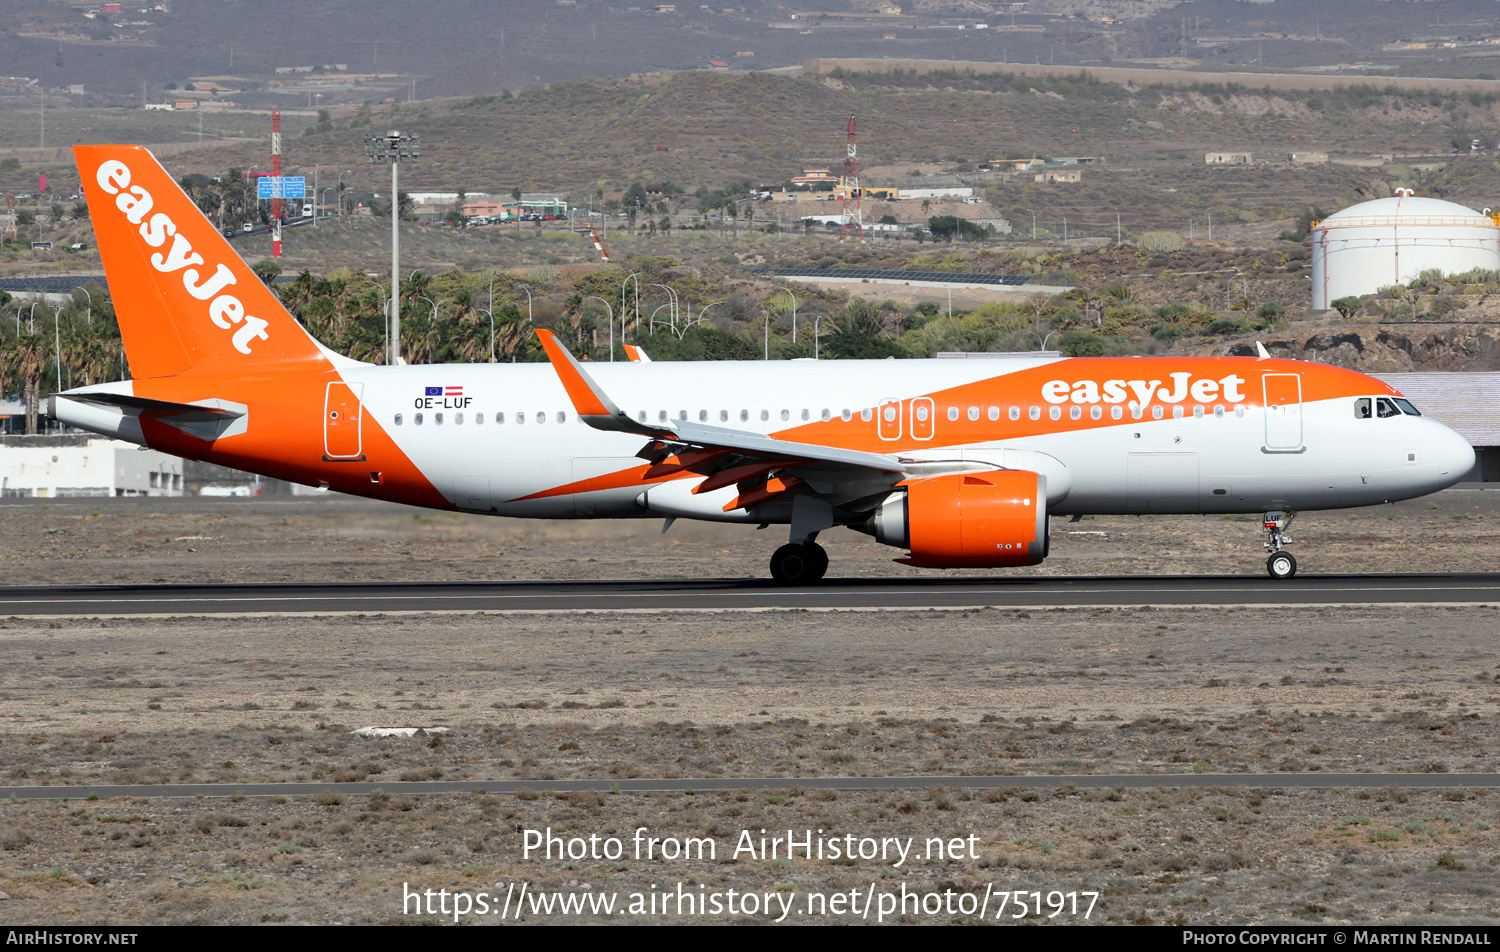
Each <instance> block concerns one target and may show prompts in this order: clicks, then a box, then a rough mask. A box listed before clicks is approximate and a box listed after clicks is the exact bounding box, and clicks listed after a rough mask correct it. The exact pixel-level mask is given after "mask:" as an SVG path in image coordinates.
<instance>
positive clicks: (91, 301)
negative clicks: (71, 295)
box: [73, 284, 94, 327]
mask: <svg viewBox="0 0 1500 952" xmlns="http://www.w3.org/2000/svg"><path fill="white" fill-rule="evenodd" d="M73 290H75V291H82V292H83V293H84V294H87V295H88V299H89V310H88V314H86V315H85V316H84V320H85V321H86V322H87V324H88V326H89V327H93V326H94V296H93V295H92V294H89V289H88V288H86V287H84V286H83V285H81V284H80V285H77V286H75V287H74V288H73Z"/></svg>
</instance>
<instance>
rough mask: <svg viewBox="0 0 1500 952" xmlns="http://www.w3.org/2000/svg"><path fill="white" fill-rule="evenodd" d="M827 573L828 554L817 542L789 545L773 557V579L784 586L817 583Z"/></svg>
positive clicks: (777, 551)
mask: <svg viewBox="0 0 1500 952" xmlns="http://www.w3.org/2000/svg"><path fill="white" fill-rule="evenodd" d="M827 571H828V553H827V552H826V551H824V549H823V547H822V546H821V545H818V544H817V543H816V542H812V541H809V542H807V543H806V544H804V545H792V544H791V543H788V544H787V545H784V546H782V547H781V548H779V549H777V550H776V553H775V554H774V555H772V556H771V577H772V578H774V579H775V580H776V581H778V582H781V583H783V584H787V585H797V584H800V583H805V582H816V581H817V580H818V579H820V578H822V577H823V576H824V574H825V573H827Z"/></svg>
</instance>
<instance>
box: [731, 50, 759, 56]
mask: <svg viewBox="0 0 1500 952" xmlns="http://www.w3.org/2000/svg"><path fill="white" fill-rule="evenodd" d="M734 55H735V56H746V57H753V56H754V55H755V51H754V50H741V51H739V52H738V53H736V54H734Z"/></svg>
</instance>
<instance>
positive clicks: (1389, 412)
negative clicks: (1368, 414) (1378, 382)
mask: <svg viewBox="0 0 1500 952" xmlns="http://www.w3.org/2000/svg"><path fill="white" fill-rule="evenodd" d="M1375 415H1376V416H1378V417H1380V418H1381V419H1382V420H1384V419H1387V418H1389V417H1395V416H1400V415H1401V411H1400V410H1397V409H1396V402H1395V401H1394V400H1391V399H1389V398H1388V397H1379V398H1378V399H1376V401H1375Z"/></svg>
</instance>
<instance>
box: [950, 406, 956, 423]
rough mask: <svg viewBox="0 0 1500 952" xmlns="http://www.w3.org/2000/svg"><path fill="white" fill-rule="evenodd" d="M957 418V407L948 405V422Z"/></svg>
mask: <svg viewBox="0 0 1500 952" xmlns="http://www.w3.org/2000/svg"><path fill="white" fill-rule="evenodd" d="M957 419H958V407H949V408H948V420H949V422H952V421H954V420H957Z"/></svg>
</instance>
